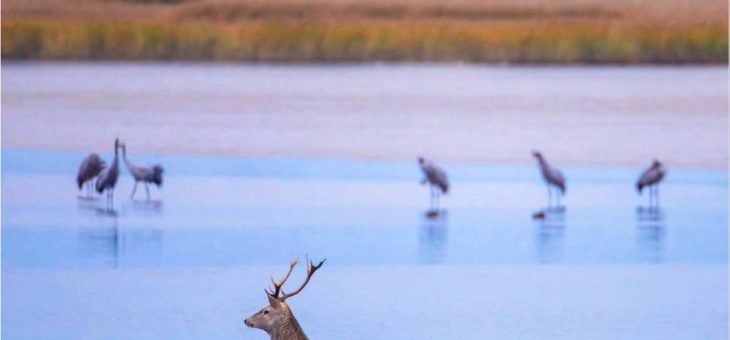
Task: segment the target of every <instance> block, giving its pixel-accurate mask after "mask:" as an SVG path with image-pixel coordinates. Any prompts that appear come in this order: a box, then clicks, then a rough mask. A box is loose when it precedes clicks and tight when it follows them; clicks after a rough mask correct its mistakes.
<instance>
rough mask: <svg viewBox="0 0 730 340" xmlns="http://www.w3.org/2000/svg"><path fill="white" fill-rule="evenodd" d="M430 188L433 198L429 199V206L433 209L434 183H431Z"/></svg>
mask: <svg viewBox="0 0 730 340" xmlns="http://www.w3.org/2000/svg"><path fill="white" fill-rule="evenodd" d="M428 188H429V190H431V200H430V201H429V205H428V206H429V208H431V210H433V185H429V186H428Z"/></svg>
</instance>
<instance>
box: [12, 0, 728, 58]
mask: <svg viewBox="0 0 730 340" xmlns="http://www.w3.org/2000/svg"><path fill="white" fill-rule="evenodd" d="M377 1H381V0H371V1H368V2H365V3H363V2H358V1H354V0H339V1H336V0H319V1H314V2H304V1H299V2H296V1H295V2H292V1H284V0H271V1H254V0H250V1H226V0H217V1H216V0H197V1H196V0H188V1H183V2H182V3H179V4H174V5H161V4H153V5H149V4H141V3H139V2H138V1H133V0H129V1H112V0H55V1H50V2H49V3H45V4H44V3H43V2H42V1H40V2H39V0H29V1H22V0H6V1H4V2H3V6H4V8H3V19H4V20H3V22H2V34H3V39H2V56H3V58H11V59H119V60H145V59H176V60H247V61H316V62H320V61H321V62H326V61H376V60H385V61H465V62H514V63H720V62H727V51H728V35H727V18H726V17H725V14H724V13H727V3H726V2H724V1H723V2H721V1H718V0H710V1H706V2H703V3H700V4H699V5H698V4H697V3H693V2H691V1H687V0H666V1H664V2H660V3H661V4H657V2H648V3H640V5H636V2H634V1H629V0H617V1H616V2H613V3H609V4H606V3H604V2H597V1H594V0H559V1H548V0H517V1H514V2H511V3H510V4H509V5H504V4H503V3H502V2H499V1H496V0H487V1H479V2H470V0H465V1H462V2H456V1H452V2H446V3H441V2H435V1H434V2H428V0H423V1H416V0H401V1H400V2H395V3H393V2H384V0H382V1H383V2H377ZM79 3H86V4H87V5H88V6H85V7H81V8H83V9H77V10H71V9H69V8H70V7H71V6H69V4H74V5H78V4H79ZM8 6H9V7H10V9H9V10H7V8H8ZM76 7H78V6H76ZM110 8H113V9H114V10H115V11H116V13H109V12H105V11H104V10H105V9H106V10H109V9H110ZM721 10H723V11H724V12H722V13H721V12H720V11H721ZM112 14H113V16H110V15H112Z"/></svg>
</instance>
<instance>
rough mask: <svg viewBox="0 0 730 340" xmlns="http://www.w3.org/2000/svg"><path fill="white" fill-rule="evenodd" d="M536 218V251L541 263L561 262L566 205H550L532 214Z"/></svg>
mask: <svg viewBox="0 0 730 340" xmlns="http://www.w3.org/2000/svg"><path fill="white" fill-rule="evenodd" d="M532 217H533V219H534V220H535V226H536V229H535V251H536V257H537V261H538V262H540V263H555V262H559V261H560V260H561V259H562V256H563V236H564V234H565V207H548V208H545V209H542V210H538V211H537V212H535V213H534V214H533V215H532Z"/></svg>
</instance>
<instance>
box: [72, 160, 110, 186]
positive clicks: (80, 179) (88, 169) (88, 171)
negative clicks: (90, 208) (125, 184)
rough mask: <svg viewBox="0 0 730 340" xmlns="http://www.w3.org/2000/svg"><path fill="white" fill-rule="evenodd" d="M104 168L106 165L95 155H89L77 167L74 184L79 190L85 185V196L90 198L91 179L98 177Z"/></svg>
mask: <svg viewBox="0 0 730 340" xmlns="http://www.w3.org/2000/svg"><path fill="white" fill-rule="evenodd" d="M105 167H106V163H105V162H104V161H103V160H102V159H101V157H99V155H98V154H96V153H91V154H89V155H88V156H87V157H86V158H84V161H83V162H81V166H80V167H79V174H78V175H77V176H76V183H77V184H78V185H79V190H81V188H82V187H83V186H84V184H86V196H87V197H91V193H92V191H93V189H92V186H93V183H92V181H91V180H92V179H94V177H96V176H98V175H99V173H101V171H102V170H104V168H105Z"/></svg>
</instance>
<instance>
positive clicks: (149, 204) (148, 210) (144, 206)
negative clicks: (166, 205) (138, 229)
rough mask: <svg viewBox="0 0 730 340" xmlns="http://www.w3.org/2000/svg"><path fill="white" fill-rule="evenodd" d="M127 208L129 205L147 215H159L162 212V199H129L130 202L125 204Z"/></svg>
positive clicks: (133, 209)
mask: <svg viewBox="0 0 730 340" xmlns="http://www.w3.org/2000/svg"><path fill="white" fill-rule="evenodd" d="M124 207H125V208H127V207H129V208H131V210H132V211H134V212H138V213H142V214H145V215H159V214H161V213H162V208H163V205H162V200H149V199H148V200H140V201H135V200H133V201H129V203H128V204H125V205H124Z"/></svg>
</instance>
